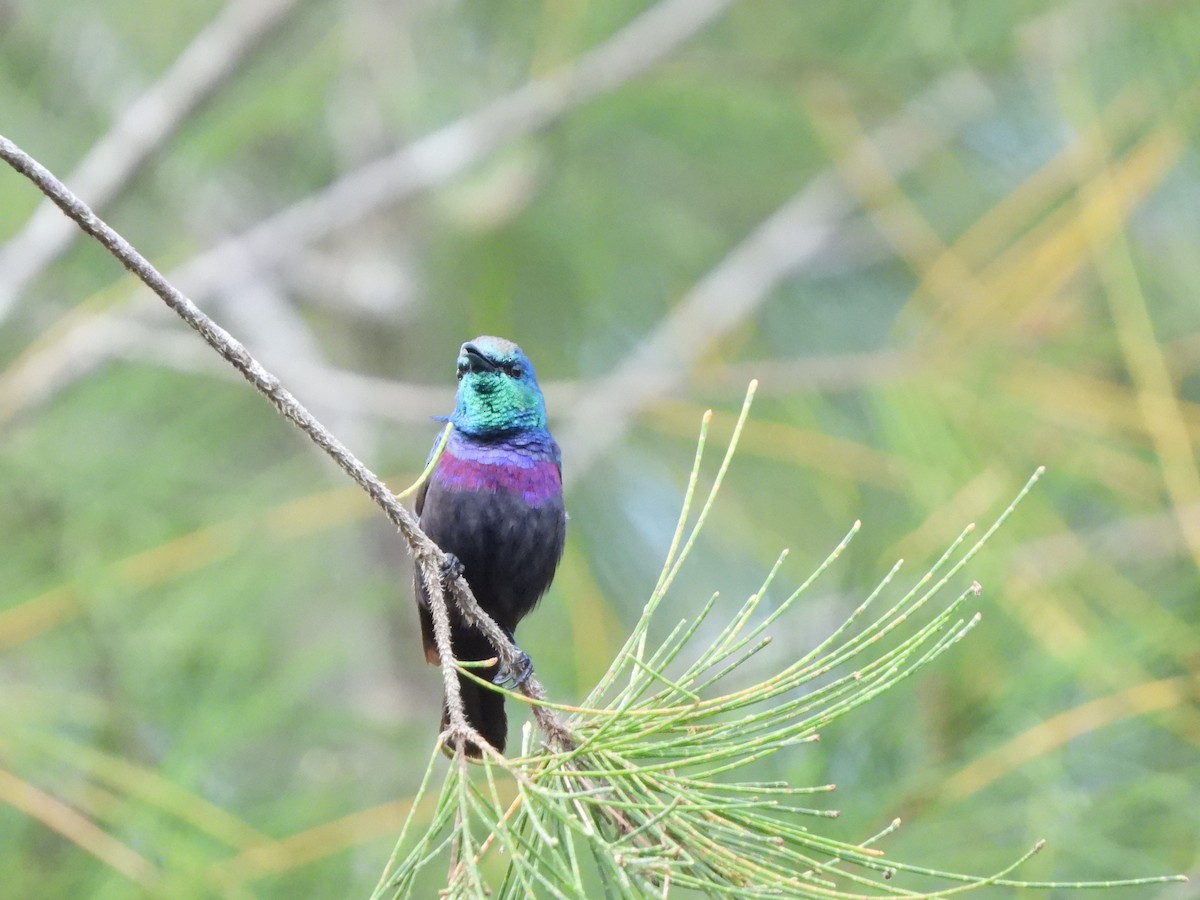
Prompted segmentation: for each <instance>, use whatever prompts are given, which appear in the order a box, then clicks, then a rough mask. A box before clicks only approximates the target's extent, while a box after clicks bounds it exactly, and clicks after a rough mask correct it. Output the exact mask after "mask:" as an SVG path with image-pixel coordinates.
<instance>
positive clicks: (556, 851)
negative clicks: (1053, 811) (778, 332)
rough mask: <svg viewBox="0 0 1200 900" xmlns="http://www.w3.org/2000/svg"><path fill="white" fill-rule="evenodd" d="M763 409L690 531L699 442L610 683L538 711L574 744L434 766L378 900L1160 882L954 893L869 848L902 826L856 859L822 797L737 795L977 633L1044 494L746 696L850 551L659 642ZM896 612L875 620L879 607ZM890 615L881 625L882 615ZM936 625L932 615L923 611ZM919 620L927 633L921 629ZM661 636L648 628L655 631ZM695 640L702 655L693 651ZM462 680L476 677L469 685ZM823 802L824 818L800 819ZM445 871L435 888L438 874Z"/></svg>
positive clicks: (935, 875) (934, 877)
mask: <svg viewBox="0 0 1200 900" xmlns="http://www.w3.org/2000/svg"><path fill="white" fill-rule="evenodd" d="M753 393H754V385H753V384H751V388H750V391H749V392H748V394H747V397H746V401H745V404H744V405H743V408H742V412H741V416H740V417H739V419H738V422H737V426H736V427H735V429H734V432H733V436H732V438H731V440H730V443H729V445H728V447H727V449H726V452H725V455H724V458H723V459H722V461H721V463H720V466H719V468H718V470H717V472H716V475H715V477H714V478H713V481H712V484H711V487H710V488H709V490H708V492H707V495H706V496H705V497H704V499H703V501H702V502H701V503H699V509H698V512H697V513H696V515H695V518H694V520H693V519H692V511H693V508H694V507H695V506H696V505H697V503H696V501H697V486H698V483H699V480H700V472H701V464H702V460H703V455H704V449H705V445H706V441H707V434H708V425H709V422H710V420H711V416H710V415H706V416H705V418H704V421H703V423H702V425H701V431H700V439H699V443H698V446H697V450H696V456H695V461H694V464H693V467H692V471H691V475H690V477H689V480H688V486H687V490H686V493H685V496H684V500H683V504H682V510H681V513H680V516H679V521H678V525H677V528H676V531H675V535H674V538H673V540H672V542H671V547H670V550H669V551H668V554H667V558H666V561H665V563H664V565H663V568H662V572H661V574H660V576H659V578H658V582H657V584H656V585H655V587H654V589H653V591H652V592H651V595H650V598H649V600H648V601H647V603H646V605H645V608H644V610H643V612H642V615H641V618H640V619H639V621H638V622H637V624H636V625H635V627H634V628H633V630H632V632H631V633H630V635H629V637H628V639H627V640H626V642H625V645H624V646H623V647H622V649H621V651H620V652H619V653H618V654H617V656H616V658H615V659H614V661H613V663H612V665H611V667H610V668H609V670H608V672H607V673H606V674H605V675H604V677H603V678H602V679H601V680H600V682H599V683H598V684H597V685H596V687H595V688H594V689H593V691H592V692H591V694H590V695H589V696H588V697H587V698H586V700H584V702H583V703H582V704H581V705H579V706H563V705H558V704H552V703H547V702H545V701H533V700H531V699H530V698H528V697H524V696H522V695H519V694H515V693H510V694H509V696H510V697H511V698H512V699H514V700H516V701H523V702H526V703H531V702H540V704H541V705H542V706H544V707H548V708H550V709H553V710H556V711H558V712H559V713H560V714H565V715H566V716H567V719H566V726H567V730H568V732H569V734H570V735H571V740H570V741H569V742H568V743H566V744H565V745H564V744H562V743H561V742H559V741H554V740H551V741H540V740H539V739H538V736H537V733H536V732H535V731H534V730H533V729H532V728H531V727H530V726H528V725H527V726H526V727H525V729H524V731H523V741H522V747H521V755H520V756H518V757H515V758H511V759H507V758H504V757H502V756H500V755H499V754H485V756H484V758H483V760H482V763H481V764H479V765H474V764H470V763H468V762H467V761H466V760H465V759H464V758H463V756H462V755H461V754H458V755H456V756H454V757H452V759H451V762H450V764H449V766H448V767H446V768H445V769H444V772H443V774H442V775H441V776H440V777H441V787H440V790H436V792H435V787H434V783H435V780H436V778H437V777H438V776H437V775H436V774H435V773H436V772H437V771H438V770H439V767H440V766H442V765H443V762H442V756H443V754H442V752H441V750H442V748H441V747H440V746H439V748H438V749H437V750H435V752H434V753H433V754H432V757H431V759H430V763H429V766H428V768H427V770H426V773H425V776H424V780H423V782H422V784H421V787H420V790H419V792H418V795H417V797H416V799H415V800H414V803H413V806H412V811H411V812H410V815H409V818H408V821H407V822H406V824H405V826H404V829H403V831H402V833H401V835H400V837H399V840H398V842H397V844H396V849H395V851H394V852H393V854H392V858H391V859H390V860H389V862H388V865H387V867H386V868H385V871H384V873H383V876H382V877H381V879H380V882H379V885H378V887H377V888H376V891H375V893H374V894H373V900H380V898H401V897H408V896H412V895H414V891H415V889H416V886H417V885H418V884H420V883H423V882H419V881H418V879H420V878H422V877H423V876H425V875H426V873H427V870H429V869H431V868H434V869H436V870H440V871H448V873H449V874H448V877H447V879H446V880H447V887H446V889H445V891H444V893H445V895H446V896H449V897H463V898H474V897H485V896H491V897H530V896H536V897H561V898H576V897H580V898H583V897H599V896H606V897H668V896H673V895H678V894H683V895H686V896H691V895H708V896H721V895H724V896H736V897H803V898H842V900H849V898H856V897H914V896H919V897H944V896H949V895H951V894H956V893H961V892H965V891H969V890H974V889H978V888H982V887H986V886H989V885H991V886H996V885H1002V886H1012V887H1026V888H1089V887H1091V888H1098V887H1110V886H1111V887H1115V886H1129V885H1144V884H1151V883H1158V882H1163V881H1168V880H1174V879H1172V878H1169V877H1166V878H1149V879H1133V880H1128V881H1120V882H1088V883H1085V882H1077V883H1065V882H1029V881H1019V880H1015V879H1013V878H1011V877H1010V875H1011V874H1012V873H1013V872H1014V870H1016V869H1017V868H1018V867H1019V866H1020V865H1021V864H1022V863H1024V862H1025V861H1026V860H1028V859H1029V858H1030V857H1031V856H1033V855H1034V854H1035V853H1037V852H1038V850H1039V849H1040V848H1041V846H1042V842H1038V844H1036V845H1035V846H1033V847H1032V848H1030V849H1029V850H1028V851H1027V852H1025V853H1023V854H1021V855H1020V856H1019V857H1018V858H1016V859H1015V860H1012V861H1011V862H1010V863H1009V864H1006V865H1004V866H1003V867H1002V868H1000V869H999V870H998V871H997V872H995V873H993V874H991V875H987V876H972V875H963V874H957V873H954V872H950V871H942V870H938V869H932V868H926V867H922V866H917V865H912V864H909V863H905V862H901V861H898V860H894V859H891V858H889V857H888V856H887V855H886V854H885V852H884V850H882V849H881V848H880V847H879V846H877V845H879V844H880V843H881V842H882V841H883V839H884V838H886V837H887V836H888V835H890V834H892V833H893V832H894V831H895V830H896V829H897V828H898V827H899V826H900V822H899V820H893V821H891V822H890V823H888V824H887V825H886V827H884V828H882V829H880V830H878V831H877V832H876V833H874V834H871V835H870V836H868V837H866V838H865V839H864V840H862V841H861V842H859V843H847V842H844V841H840V840H835V839H833V838H830V837H827V836H825V835H823V834H821V831H820V829H819V827H817V826H819V823H820V822H821V821H823V820H827V819H829V818H832V817H835V816H836V815H837V812H836V811H835V810H833V809H830V808H826V807H824V806H821V805H820V804H819V801H814V799H812V798H819V797H822V796H824V795H828V794H829V793H830V792H832V791H833V790H834V787H835V786H834V785H832V784H819V785H808V786H795V785H789V784H785V783H779V782H761V781H748V780H738V776H739V775H740V774H741V773H742V772H743V770H745V769H747V767H749V766H750V765H751V764H753V763H756V762H758V761H760V760H762V759H764V758H765V757H768V756H771V755H772V754H775V753H778V752H780V751H782V750H784V749H785V748H789V747H793V746H796V745H798V744H804V743H806V742H810V741H816V740H818V739H819V735H820V733H821V730H822V729H823V728H824V727H825V726H827V725H828V724H829V723H831V722H833V721H835V720H837V719H839V718H841V717H842V716H845V715H846V714H848V713H850V712H851V711H853V710H855V709H857V708H859V707H861V706H862V705H863V704H865V703H867V702H869V701H871V700H874V699H876V698H878V697H879V696H880V695H882V694H884V693H886V692H887V691H889V690H891V689H892V688H893V687H895V686H896V685H898V684H899V683H900V682H902V681H904V680H905V679H907V678H910V677H911V676H913V675H915V674H916V673H918V672H920V671H921V670H922V669H923V668H925V667H926V666H928V665H929V664H931V663H932V662H934V661H935V660H936V659H937V658H938V657H939V656H941V655H942V654H943V653H946V652H947V651H949V650H950V649H951V648H952V647H953V646H954V645H955V644H957V643H958V642H959V641H961V640H963V638H965V637H966V636H967V635H968V634H969V633H970V632H971V630H972V629H973V628H975V627H976V625H978V623H979V622H980V614H979V613H978V612H974V613H971V612H970V611H969V604H970V601H971V600H972V598H974V597H975V596H977V595H978V594H979V592H980V586H979V585H978V583H974V582H971V583H969V584H968V585H967V586H966V587H965V588H962V589H961V590H958V593H957V594H953V595H951V596H950V597H949V599H948V600H947V599H946V598H947V594H948V593H949V592H951V591H952V590H954V588H952V585H953V584H954V583H955V582H956V580H957V579H958V578H959V577H960V576H962V573H963V569H964V567H965V566H966V565H967V564H968V563H969V562H970V560H971V559H972V557H974V556H975V555H976V554H977V553H978V552H979V550H980V549H981V548H982V547H983V546H984V544H985V543H986V542H987V540H988V538H990V537H991V535H992V534H994V533H995V531H996V529H998V528H999V527H1000V526H1001V525H1002V524H1003V522H1004V521H1005V519H1007V518H1008V516H1009V515H1010V514H1011V513H1012V512H1013V510H1014V509H1015V507H1016V505H1017V504H1018V503H1019V502H1020V501H1021V499H1022V498H1024V496H1025V495H1026V494H1027V493H1028V492H1029V490H1030V489H1031V488H1032V487H1033V485H1034V483H1035V482H1036V481H1037V479H1038V478H1039V477H1040V475H1041V470H1040V469H1039V470H1038V472H1036V473H1035V474H1034V475H1033V477H1032V478H1030V479H1029V482H1028V483H1027V484H1026V485H1025V486H1024V488H1023V489H1022V490H1021V491H1020V493H1019V494H1018V495H1017V497H1016V498H1015V499H1014V501H1013V502H1012V503H1011V504H1010V505H1009V506H1008V508H1007V509H1005V510H1004V511H1003V513H1001V515H1000V516H999V517H998V518H997V519H996V521H995V522H994V523H993V524H992V525H991V526H990V527H989V528H988V529H987V530H986V531H985V532H984V533H983V534H982V536H980V537H978V538H977V539H975V540H974V541H973V542H972V541H971V538H972V535H973V533H974V530H975V529H974V526H968V527H967V528H966V529H964V531H963V532H962V533H961V534H960V535H959V536H958V538H957V539H956V540H954V541H953V543H951V545H950V546H949V548H948V549H947V550H946V552H945V553H944V554H943V555H942V557H941V558H940V559H938V560H937V562H935V563H934V564H933V565H932V566H931V567H930V568H929V570H928V571H927V572H925V573H924V574H923V575H922V576H921V577H920V578H918V579H917V580H916V582H915V583H913V584H912V585H911V586H909V587H908V588H907V589H904V588H900V589H898V590H897V589H896V588H895V587H894V584H895V582H896V580H897V576H898V574H899V572H900V568H901V564H900V563H899V562H898V563H896V565H895V566H894V567H893V568H892V569H891V571H889V572H888V573H887V574H886V575H885V576H884V577H883V578H882V580H881V581H880V582H879V584H878V585H877V586H876V588H875V589H874V590H873V591H872V592H871V593H870V595H869V596H867V597H866V599H864V600H863V602H862V603H861V604H860V605H859V606H858V607H857V608H856V609H855V610H854V611H853V613H851V615H850V616H849V618H847V619H846V621H845V622H844V623H843V624H842V625H841V626H840V627H838V628H837V629H836V630H835V631H834V632H833V633H832V634H830V635H829V636H828V637H827V638H825V639H824V640H822V641H821V642H820V643H819V644H818V645H817V646H816V647H814V648H813V649H811V650H809V651H808V652H807V653H805V654H804V655H803V656H802V657H801V658H799V659H797V660H795V661H794V662H791V663H790V664H788V665H787V666H786V667H784V668H782V669H781V670H779V671H774V672H770V673H769V674H767V675H766V676H765V677H757V678H751V682H750V683H749V684H748V685H747V684H744V683H742V681H743V680H742V679H739V677H738V676H739V675H742V674H744V673H745V672H748V671H751V670H752V669H753V668H754V667H753V666H752V665H747V664H748V663H750V661H751V660H752V659H754V657H755V656H756V655H757V654H759V653H760V651H762V650H763V649H764V648H766V647H767V646H768V645H769V644H770V641H771V633H770V632H771V629H772V627H778V626H779V625H780V623H781V620H782V619H783V617H784V616H785V615H786V614H787V612H788V611H789V610H790V609H792V608H793V607H794V605H795V604H796V603H797V601H798V600H799V599H800V598H801V597H802V596H803V595H804V594H805V592H806V591H807V590H808V589H809V588H810V587H811V586H812V585H813V584H814V582H816V580H817V579H818V578H819V577H820V576H821V575H822V574H823V573H824V572H825V571H826V570H827V569H828V568H829V567H830V566H831V565H833V564H834V562H835V561H836V560H837V559H838V557H839V556H840V555H841V554H842V552H843V551H844V550H845V548H846V547H847V545H848V544H849V543H850V541H851V540H852V538H853V537H854V535H855V534H856V533H857V531H858V529H859V523H858V522H855V523H854V525H853V527H852V528H851V529H850V530H849V532H848V533H847V534H846V536H845V537H844V538H843V539H842V541H841V542H840V543H839V544H838V545H837V546H836V547H835V548H834V549H833V551H832V552H831V553H830V554H829V555H828V557H827V558H826V559H825V561H824V562H823V563H821V565H820V566H819V567H818V568H817V570H816V571H815V572H814V573H813V574H812V576H811V577H809V578H808V579H807V580H806V581H805V582H804V583H802V584H801V585H800V586H799V587H797V588H796V589H795V590H794V591H792V592H791V593H790V594H789V595H788V596H787V597H786V599H783V600H782V601H781V602H778V603H777V604H776V605H774V608H772V609H770V610H769V611H766V609H765V608H766V607H767V606H768V605H769V603H768V598H769V597H770V596H772V595H771V593H770V590H771V588H772V587H773V585H774V584H775V582H776V580H777V578H778V576H779V573H780V569H781V567H782V565H783V562H784V559H785V558H786V556H787V553H786V551H784V552H783V553H781V554H780V556H779V558H778V560H777V561H776V563H775V564H774V566H773V567H772V568H771V570H770V571H769V572H768V573H767V576H766V578H765V579H764V581H763V584H762V586H761V587H760V588H759V590H757V591H756V592H754V593H753V594H751V595H750V597H749V598H748V599H747V600H746V601H745V602H744V603H743V604H742V605H741V607H740V608H739V609H737V610H736V611H734V613H733V614H732V615H731V616H729V617H728V619H727V620H726V621H725V623H724V624H723V625H722V626H721V627H720V628H719V629H718V633H717V634H716V636H715V638H712V637H709V635H710V634H711V631H712V630H713V623H712V619H713V618H714V617H716V616H717V615H718V605H717V602H716V601H717V597H716V596H715V595H714V596H713V597H712V598H710V600H709V601H708V602H707V603H706V604H704V606H703V607H702V608H701V609H700V610H699V612H698V613H697V614H696V615H695V616H693V617H691V618H683V619H680V620H678V621H677V622H676V623H675V624H674V625H673V626H671V627H669V630H667V633H666V635H665V636H664V637H662V638H661V639H656V640H651V637H650V634H651V626H652V625H657V624H658V622H659V620H660V619H662V618H663V617H664V615H665V609H664V607H665V605H666V604H665V601H666V600H667V598H668V596H669V592H670V589H671V586H672V584H673V582H674V581H675V577H676V575H677V574H678V573H679V571H680V568H681V567H682V566H683V564H684V562H685V561H686V560H687V558H688V555H689V553H690V552H691V551H692V549H693V547H694V546H695V543H696V539H697V537H698V535H699V534H700V532H701V530H702V529H703V528H704V525H705V523H706V521H707V520H708V517H709V513H710V511H711V509H712V507H713V503H714V501H715V499H716V497H717V494H718V492H719V490H720V487H721V483H722V481H723V479H724V477H725V474H726V472H727V470H728V468H729V465H730V462H731V460H732V458H733V454H734V450H735V448H736V446H737V440H738V436H739V435H740V433H741V429H742V426H743V424H744V422H745V421H746V416H747V414H748V411H749V407H750V402H751V400H752V397H753ZM894 594H900V596H899V598H898V599H895V600H892V601H888V602H886V603H885V601H884V598H885V597H887V596H889V595H894ZM880 606H886V609H885V610H884V611H878V608H879V607H880ZM931 610H932V612H931ZM922 612H924V613H925V615H921V613H922ZM655 630H658V629H655ZM702 635H703V639H701V636H702ZM462 671H465V672H468V673H469V672H470V669H469V668H463V669H462ZM804 798H810V799H808V800H807V803H814V802H816V803H817V805H816V806H808V805H805V802H806V801H805V799H804ZM443 867H444V869H443Z"/></svg>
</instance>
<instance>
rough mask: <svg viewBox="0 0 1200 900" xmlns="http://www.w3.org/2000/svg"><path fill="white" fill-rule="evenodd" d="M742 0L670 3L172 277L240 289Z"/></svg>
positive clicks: (619, 75) (539, 124)
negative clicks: (549, 72)
mask: <svg viewBox="0 0 1200 900" xmlns="http://www.w3.org/2000/svg"><path fill="white" fill-rule="evenodd" d="M733 2H734V0H662V2H660V3H658V4H657V5H655V6H653V7H651V8H650V9H649V10H647V11H646V12H644V13H643V14H642V15H640V16H638V17H637V18H636V19H634V20H633V21H632V22H630V23H629V24H628V25H626V26H625V27H624V28H622V29H621V30H620V31H618V32H617V33H616V34H614V35H613V36H612V37H610V38H609V39H608V40H607V41H605V42H604V43H602V44H600V45H599V46H597V47H595V48H593V49H592V50H590V51H589V52H587V53H585V54H583V55H582V56H580V57H579V58H578V59H577V60H575V61H574V62H573V63H571V64H570V65H569V66H567V67H566V68H564V69H562V70H561V71H559V72H557V73H555V74H553V75H549V76H546V77H544V78H539V79H535V80H533V81H530V82H527V83H526V84H524V85H522V86H521V87H519V88H517V89H516V90H515V91H513V92H512V93H509V94H506V95H504V96H502V97H500V98H498V99H496V100H494V101H492V102H491V103H490V104H488V105H487V106H485V107H483V108H482V109H480V110H478V111H476V112H474V113H471V114H469V115H466V116H463V117H462V118H460V119H457V120H456V121H454V122H452V123H450V124H449V125H447V126H445V127H444V128H440V129H438V130H437V131H433V132H431V133H429V134H427V135H425V136H424V137H422V138H419V139H417V140H416V141H413V142H412V143H410V144H408V145H406V146H404V147H401V148H400V149H399V150H397V151H396V152H394V153H392V154H390V155H388V156H385V157H383V158H382V159H379V160H376V161H374V162H371V163H368V164H367V165H365V166H362V167H361V168H359V169H356V170H355V171H353V172H350V173H349V174H347V175H344V176H342V177H341V178H340V179H338V180H337V181H335V182H334V183H333V184H331V185H329V186H328V187H327V188H325V190H323V191H321V192H320V193H317V194H314V195H312V196H310V197H307V198H306V199H304V200H302V201H300V202H299V203H296V204H294V205H293V206H291V207H289V208H288V209H285V210H283V211H281V212H279V213H276V214H275V215H272V216H270V217H269V218H267V219H265V220H263V221H262V222H260V223H259V224H258V225H255V226H254V227H253V228H250V229H248V230H247V231H244V232H242V233H241V234H238V235H235V236H233V237H231V238H228V239H226V240H224V241H222V242H221V243H219V244H217V245H216V246H215V247H213V248H211V249H210V250H208V251H206V252H204V253H202V254H200V255H199V256H196V257H195V258H193V259H192V260H191V261H190V262H187V263H185V264H184V265H182V266H180V267H179V268H177V269H175V270H173V271H172V272H171V273H170V278H171V280H172V281H174V282H176V283H179V284H184V285H187V287H188V290H189V291H191V292H192V294H193V295H194V296H204V295H207V294H210V293H213V292H219V291H221V290H224V289H228V288H229V287H231V286H236V285H237V284H238V283H239V282H240V281H242V280H243V279H245V278H247V277H251V276H253V275H254V274H256V273H257V272H259V271H261V270H263V269H270V268H273V267H275V266H277V265H279V264H280V263H282V262H284V261H286V260H287V259H288V258H289V256H291V255H292V254H294V253H295V250H296V248H297V247H301V246H306V245H309V244H312V243H313V242H314V241H317V240H320V239H321V238H324V237H326V236H327V235H330V234H337V233H339V232H342V231H344V230H345V229H347V228H348V227H350V226H351V225H353V224H354V223H356V222H361V221H362V220H364V219H366V218H368V217H369V216H371V215H373V214H375V213H377V212H379V211H380V210H382V209H385V208H387V207H388V206H390V205H394V204H396V203H399V202H401V201H403V200H406V199H408V198H410V197H413V196H415V195H417V194H419V193H421V192H423V191H428V190H430V189H432V188H434V187H437V186H439V185H442V184H445V183H447V182H448V181H450V180H451V179H452V178H454V177H456V176H458V175H460V174H462V173H463V172H464V171H466V170H468V169H469V168H471V167H472V166H474V165H476V164H478V163H479V162H480V161H482V160H484V159H486V158H487V157H488V156H490V155H491V154H493V153H495V152H496V151H497V150H498V149H500V148H501V147H504V146H505V145H507V144H510V143H512V142H513V141H515V140H517V139H518V138H521V137H524V136H526V135H528V134H532V133H534V132H536V131H539V130H541V129H543V128H545V127H547V126H548V125H550V124H551V123H553V122H554V121H555V120H556V119H559V118H561V117H562V116H563V115H565V114H566V113H568V112H570V111H571V110H573V109H576V108H577V107H579V106H582V105H583V104H585V103H587V102H589V101H591V100H594V99H595V98H596V97H599V96H601V95H603V94H605V93H607V92H609V91H611V90H613V89H614V88H616V87H618V86H620V85H621V84H624V83H625V82H627V81H629V80H631V79H633V78H635V77H637V76H638V75H640V74H641V73H643V72H645V71H646V70H647V69H649V68H650V67H651V66H653V65H654V64H655V63H657V62H659V61H661V60H663V59H665V58H666V57H668V56H670V55H671V54H672V53H673V52H674V51H675V50H676V49H678V48H679V46H680V45H682V44H683V43H685V42H686V41H688V40H689V39H691V38H692V37H694V36H695V35H696V34H698V33H699V32H700V31H701V30H703V29H704V28H705V27H707V26H708V25H709V24H711V23H712V22H713V21H714V20H715V19H716V18H717V17H718V16H719V15H720V14H721V13H722V12H724V11H725V10H726V9H727V8H728V7H729V6H730V5H732V3H733Z"/></svg>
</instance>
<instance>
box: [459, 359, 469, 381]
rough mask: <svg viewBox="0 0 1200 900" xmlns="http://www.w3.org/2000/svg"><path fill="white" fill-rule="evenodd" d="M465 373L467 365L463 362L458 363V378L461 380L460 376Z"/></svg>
mask: <svg viewBox="0 0 1200 900" xmlns="http://www.w3.org/2000/svg"><path fill="white" fill-rule="evenodd" d="M465 374H467V367H466V366H465V365H464V364H463V363H459V364H458V380H459V381H462V377H463V376H464V375H465Z"/></svg>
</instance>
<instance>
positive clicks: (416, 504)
mask: <svg viewBox="0 0 1200 900" xmlns="http://www.w3.org/2000/svg"><path fill="white" fill-rule="evenodd" d="M559 477H561V473H560V476H559ZM432 479H433V475H432V474H430V476H429V478H426V479H425V480H424V481H422V482H421V486H420V487H419V488H417V496H416V499H415V500H413V512H415V513H416V514H417V518H418V519H419V518H421V510H423V509H424V508H425V495H426V494H427V493H429V482H430V481H431V480H432Z"/></svg>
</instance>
